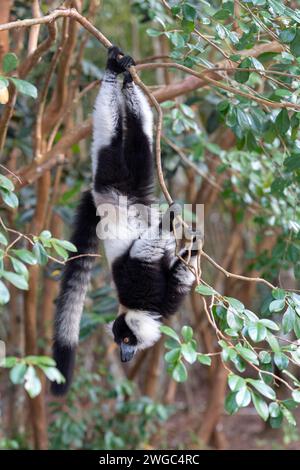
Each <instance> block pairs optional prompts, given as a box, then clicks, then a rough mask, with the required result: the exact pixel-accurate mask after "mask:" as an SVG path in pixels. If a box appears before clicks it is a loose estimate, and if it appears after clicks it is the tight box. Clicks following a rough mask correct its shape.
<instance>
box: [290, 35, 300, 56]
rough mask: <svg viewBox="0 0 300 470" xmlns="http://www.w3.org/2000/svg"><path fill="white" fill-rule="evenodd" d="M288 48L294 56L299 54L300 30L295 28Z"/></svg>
mask: <svg viewBox="0 0 300 470" xmlns="http://www.w3.org/2000/svg"><path fill="white" fill-rule="evenodd" d="M290 50H291V53H292V54H293V55H294V56H295V57H299V56H300V30H299V29H297V30H296V34H295V37H294V39H293V40H292V41H291V43H290Z"/></svg>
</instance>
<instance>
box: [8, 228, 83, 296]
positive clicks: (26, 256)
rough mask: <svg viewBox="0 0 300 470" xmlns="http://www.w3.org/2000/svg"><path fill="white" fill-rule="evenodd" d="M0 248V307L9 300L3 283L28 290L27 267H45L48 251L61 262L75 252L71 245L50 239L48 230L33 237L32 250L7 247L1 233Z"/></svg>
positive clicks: (64, 241) (63, 241)
mask: <svg viewBox="0 0 300 470" xmlns="http://www.w3.org/2000/svg"><path fill="white" fill-rule="evenodd" d="M0 246H1V248H0V305H4V304H7V303H8V302H9V300H10V293H9V290H8V288H7V286H6V284H5V282H9V283H11V284H13V285H14V286H15V287H17V288H18V289H21V290H28V287H29V285H28V281H29V271H28V268H27V265H29V266H33V265H35V264H40V265H45V264H46V263H47V261H48V259H49V251H50V252H52V251H54V252H55V253H56V254H57V255H58V256H59V257H61V258H63V260H66V259H67V258H68V251H70V252H76V251H77V249H76V247H75V246H74V245H73V244H72V243H70V242H68V241H66V240H59V239H57V238H54V237H52V235H51V233H50V232H49V231H48V230H44V231H42V232H41V233H40V235H39V236H34V237H33V245H32V250H29V249H27V248H15V247H14V246H11V245H9V243H8V240H7V237H6V235H5V234H4V233H3V232H0ZM2 247H3V248H2Z"/></svg>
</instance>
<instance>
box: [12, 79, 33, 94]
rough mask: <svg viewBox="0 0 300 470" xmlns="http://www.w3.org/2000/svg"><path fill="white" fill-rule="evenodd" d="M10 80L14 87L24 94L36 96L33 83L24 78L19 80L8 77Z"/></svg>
mask: <svg viewBox="0 0 300 470" xmlns="http://www.w3.org/2000/svg"><path fill="white" fill-rule="evenodd" d="M10 80H11V81H12V82H13V84H14V85H15V87H16V89H17V90H18V91H19V92H20V93H23V94H24V95H28V96H31V97H32V98H37V96H38V93H37V89H36V87H35V86H34V85H32V84H31V83H29V82H27V81H26V80H20V78H10Z"/></svg>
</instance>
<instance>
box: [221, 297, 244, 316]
mask: <svg viewBox="0 0 300 470" xmlns="http://www.w3.org/2000/svg"><path fill="white" fill-rule="evenodd" d="M224 299H225V300H227V302H228V303H229V305H230V306H231V307H232V308H233V309H234V310H236V311H237V312H238V313H243V312H244V310H245V305H244V304H242V302H240V301H239V300H237V299H235V298H233V297H224Z"/></svg>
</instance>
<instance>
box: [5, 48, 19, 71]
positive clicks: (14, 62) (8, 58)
mask: <svg viewBox="0 0 300 470" xmlns="http://www.w3.org/2000/svg"><path fill="white" fill-rule="evenodd" d="M18 63H19V61H18V57H17V56H16V54H13V53H12V52H8V53H7V54H5V56H4V57H3V62H2V69H3V72H4V73H10V72H12V71H13V70H15V69H16V68H17V67H18Z"/></svg>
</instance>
